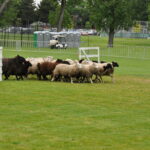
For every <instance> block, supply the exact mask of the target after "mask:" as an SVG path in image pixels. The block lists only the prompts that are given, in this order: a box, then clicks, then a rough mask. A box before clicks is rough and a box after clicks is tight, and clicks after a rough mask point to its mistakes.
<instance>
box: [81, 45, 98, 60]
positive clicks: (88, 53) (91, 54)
mask: <svg viewBox="0 0 150 150" xmlns="http://www.w3.org/2000/svg"><path fill="white" fill-rule="evenodd" d="M82 58H86V59H87V60H90V59H91V58H97V61H98V62H100V48H99V47H80V48H79V59H82Z"/></svg>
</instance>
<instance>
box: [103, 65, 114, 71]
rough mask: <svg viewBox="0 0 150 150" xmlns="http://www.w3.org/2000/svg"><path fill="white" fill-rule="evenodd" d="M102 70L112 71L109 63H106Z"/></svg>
mask: <svg viewBox="0 0 150 150" xmlns="http://www.w3.org/2000/svg"><path fill="white" fill-rule="evenodd" d="M103 68H104V71H105V70H108V69H113V66H112V65H111V64H110V63H108V64H107V65H106V66H104V67H103Z"/></svg>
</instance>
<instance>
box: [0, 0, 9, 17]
mask: <svg viewBox="0 0 150 150" xmlns="http://www.w3.org/2000/svg"><path fill="white" fill-rule="evenodd" d="M9 1H10V0H4V1H3V3H2V5H1V6H0V16H1V14H2V12H3V11H4V9H5V7H6V5H7V4H8V3H9Z"/></svg>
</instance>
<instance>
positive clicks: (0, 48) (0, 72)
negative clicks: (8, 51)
mask: <svg viewBox="0 0 150 150" xmlns="http://www.w3.org/2000/svg"><path fill="white" fill-rule="evenodd" d="M2 50H3V48H2V47H0V81H2Z"/></svg>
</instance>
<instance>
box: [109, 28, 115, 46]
mask: <svg viewBox="0 0 150 150" xmlns="http://www.w3.org/2000/svg"><path fill="white" fill-rule="evenodd" d="M114 34H115V32H114V29H112V28H111V29H110V30H109V39H108V47H113V43H114Z"/></svg>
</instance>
